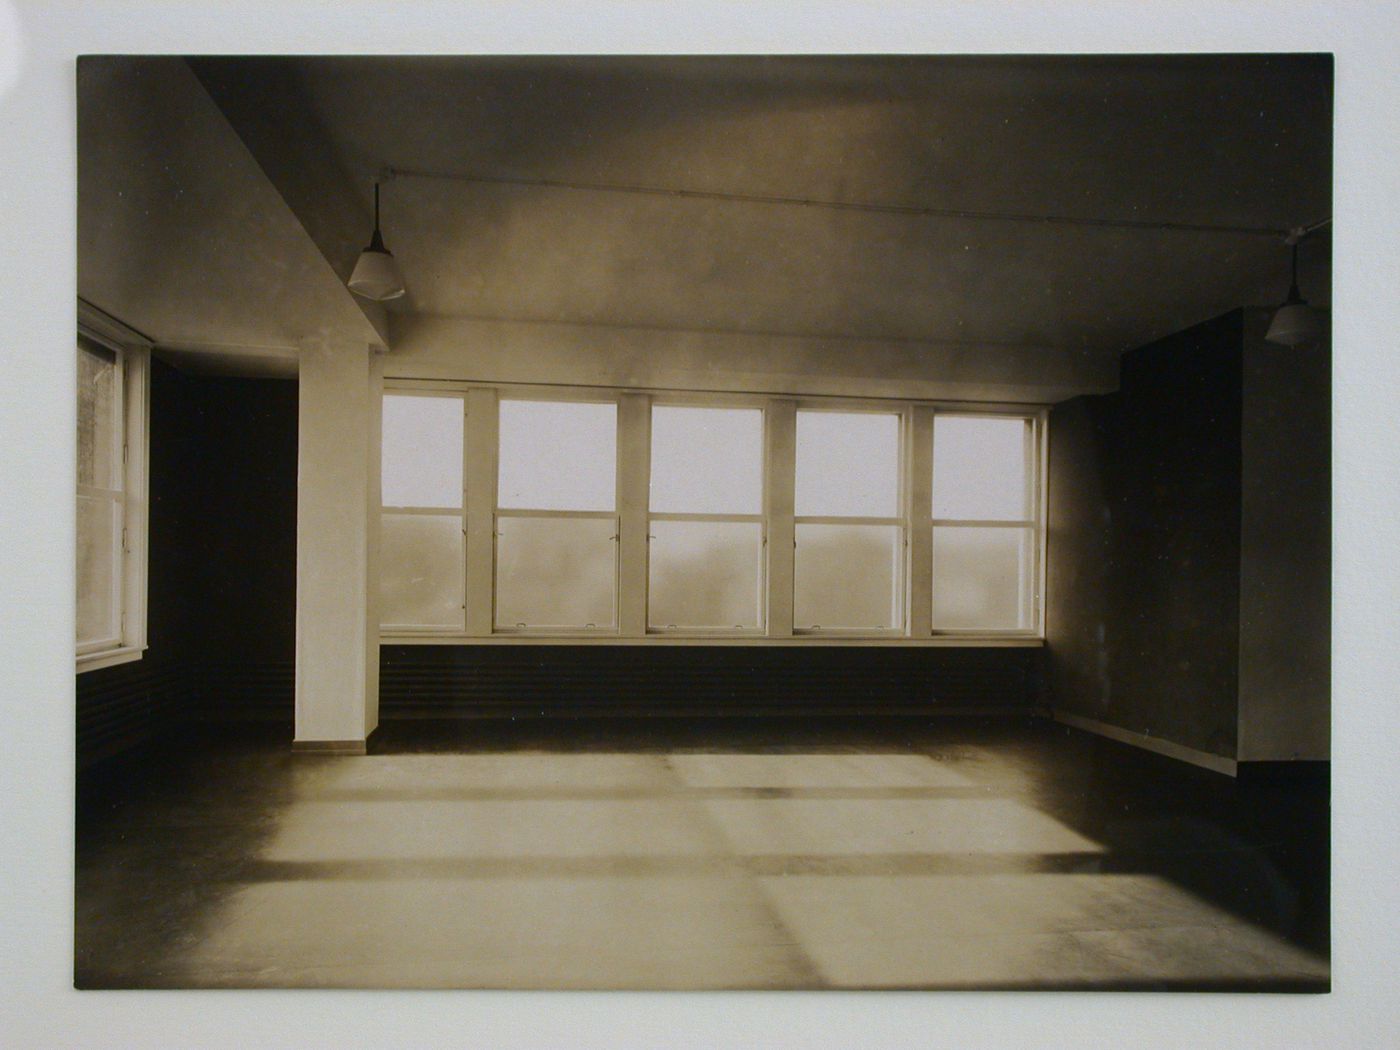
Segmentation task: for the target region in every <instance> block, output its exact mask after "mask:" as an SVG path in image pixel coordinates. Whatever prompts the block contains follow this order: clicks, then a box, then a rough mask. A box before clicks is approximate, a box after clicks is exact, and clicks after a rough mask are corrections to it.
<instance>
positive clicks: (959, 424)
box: [933, 416, 1030, 521]
mask: <svg viewBox="0 0 1400 1050" xmlns="http://www.w3.org/2000/svg"><path fill="white" fill-rule="evenodd" d="M1028 426H1029V424H1028V423H1027V422H1026V420H1024V419H986V418H977V417H974V416H936V417H934V421H933V516H934V517H935V518H964V519H972V520H982V521H1025V520H1026V519H1028V518H1029V517H1030V502H1029V501H1030V486H1029V485H1028V484H1027V481H1028V477H1027V474H1026V467H1027V464H1026V429H1027V427H1028Z"/></svg>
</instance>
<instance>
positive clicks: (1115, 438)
mask: <svg viewBox="0 0 1400 1050" xmlns="http://www.w3.org/2000/svg"><path fill="white" fill-rule="evenodd" d="M1242 339H1243V313H1242V312H1241V311H1234V312H1232V313H1229V314H1226V315H1224V316H1222V317H1219V318H1216V319H1215V320H1213V321H1209V322H1206V323H1205V324H1201V325H1197V326H1196V327H1194V328H1191V329H1188V330H1187V331H1185V332H1182V333H1180V334H1178V335H1175V336H1172V337H1170V338H1168V339H1163V340H1161V341H1159V342H1156V343H1153V344H1151V345H1149V346H1145V347H1142V348H1140V349H1138V350H1134V351H1132V352H1130V353H1128V354H1126V355H1124V358H1123V368H1122V380H1121V385H1120V389H1119V391H1118V393H1116V394H1112V395H1106V396H1105V397H1103V398H1078V399H1075V400H1073V401H1070V402H1066V403H1064V404H1062V405H1059V406H1056V408H1055V409H1054V411H1053V412H1052V413H1051V418H1050V477H1049V492H1050V512H1049V536H1050V539H1049V550H1048V558H1049V563H1048V569H1049V574H1050V580H1049V588H1048V591H1049V596H1050V599H1051V604H1050V607H1049V609H1048V614H1047V629H1048V640H1049V646H1048V656H1049V668H1050V684H1051V694H1052V703H1053V705H1054V706H1055V708H1056V709H1057V710H1060V711H1066V712H1069V713H1072V714H1078V715H1082V716H1084V717H1089V718H1094V719H1098V720H1100V721H1105V722H1108V723H1110V724H1112V725H1115V726H1118V727H1120V728H1122V729H1126V730H1129V731H1131V732H1135V733H1141V734H1144V735H1148V736H1153V737H1159V738H1163V739H1166V740H1169V741H1172V742H1174V743H1177V744H1181V745H1184V746H1186V747H1191V748H1195V749H1198V750H1201V751H1206V752H1209V753H1211V754H1215V755H1222V756H1229V757H1234V755H1235V750H1236V726H1237V698H1238V685H1239V662H1238V661H1239V622H1240V621H1239V612H1240V609H1239V594H1240V498H1241V465H1240V464H1241V451H1240V450H1241V438H1240V434H1241V413H1242V378H1241V377H1242V371H1241V367H1242V366H1241V361H1242V355H1241V349H1242Z"/></svg>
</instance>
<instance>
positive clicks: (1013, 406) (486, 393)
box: [381, 377, 1049, 648]
mask: <svg viewBox="0 0 1400 1050" xmlns="http://www.w3.org/2000/svg"><path fill="white" fill-rule="evenodd" d="M431 391H439V392H454V393H457V394H459V395H460V396H464V397H465V398H466V403H467V406H468V407H467V426H466V429H465V431H464V440H465V442H466V444H467V448H466V449H465V450H464V460H463V462H464V471H463V474H464V485H465V486H466V489H467V494H466V507H467V529H468V534H469V540H468V544H467V548H466V550H467V554H466V559H465V562H466V564H465V571H466V574H467V585H466V595H467V598H466V602H467V610H466V612H467V616H466V622H467V626H466V629H465V630H463V631H461V632H450V631H433V632H415V631H381V642H382V643H383V644H394V645H399V644H403V645H419V644H421V645H433V644H439V645H440V644H464V645H548V644H562V645H719V646H733V645H739V646H745V645H757V646H773V645H777V646H799V647H800V646H803V645H807V646H812V645H816V646H838V647H847V646H875V647H880V646H906V647H939V646H959V647H969V646H971V647H993V648H995V647H1012V648H1016V647H1035V646H1041V645H1043V644H1044V638H1045V636H1044V624H1045V613H1044V606H1045V564H1046V557H1045V549H1046V542H1047V541H1046V531H1045V498H1046V481H1047V479H1046V469H1047V465H1048V464H1047V444H1048V443H1047V440H1046V436H1047V428H1048V417H1049V406H1047V405H1037V404H1027V403H1012V402H996V403H992V402H972V401H954V400H948V399H939V400H934V399H927V400H911V399H907V398H879V397H845V396H838V395H820V394H815V395H808V394H803V395H792V394H784V393H778V392H772V393H768V392H753V391H733V392H730V391H702V390H676V389H664V388H637V387H609V386H589V385H577V386H574V385H558V384H543V383H493V382H487V381H475V380H460V379H438V378H410V377H391V378H386V379H385V381H384V393H385V394H422V393H426V392H431ZM502 400H525V401H582V402H605V403H606V402H610V403H615V404H616V405H617V409H618V415H617V438H616V452H617V467H616V480H617V497H616V501H615V503H614V510H613V512H611V514H610V513H609V512H606V511H587V512H582V511H580V512H573V511H562V512H549V513H550V514H556V513H558V514H563V515H565V516H580V517H589V516H592V517H613V518H614V519H615V520H616V524H617V529H616V532H615V535H616V536H617V539H616V541H615V555H616V557H615V566H616V572H615V576H614V579H615V591H614V610H615V614H616V615H615V620H616V623H615V625H614V626H612V627H610V628H607V629H601V628H595V629H579V628H551V627H545V626H539V627H527V628H523V629H522V628H512V627H497V626H496V624H495V589H496V572H497V566H496V520H497V519H496V515H497V511H498V508H497V506H496V498H497V497H496V485H497V481H498V469H499V464H498V452H499V449H498V442H499V422H498V408H499V402H500V401H502ZM652 404H657V405H666V406H678V407H710V408H758V409H761V410H762V412H763V424H764V439H763V440H764V452H763V456H764V458H763V486H764V490H763V504H762V514H761V515H759V516H758V517H761V518H762V524H761V528H762V530H763V548H762V549H763V551H764V558H763V567H762V577H763V579H762V591H761V594H762V597H763V613H764V623H765V627H764V629H762V630H751V629H743V630H741V631H737V630H734V629H723V630H715V629H709V628H682V627H677V628H652V627H650V626H649V625H648V623H647V618H648V617H647V601H648V594H647V592H648V589H649V575H650V565H649V554H650V540H649V539H648V537H649V535H650V525H651V518H652V515H651V508H650V496H649V487H650V470H651V406H652ZM798 410H802V411H811V410H818V411H821V410H827V411H836V412H851V411H870V412H876V413H886V414H897V415H899V416H900V418H901V438H900V450H901V453H900V454H901V464H900V492H899V502H898V508H899V512H900V517H898V518H894V519H890V520H888V521H885V519H881V520H880V522H878V523H884V524H889V525H891V526H899V527H902V530H903V554H902V563H903V572H902V573H900V574H898V580H899V586H900V587H901V588H902V607H903V610H904V613H903V615H904V623H903V626H902V627H900V628H892V629H889V630H885V631H879V632H876V631H866V630H859V629H845V628H823V629H821V630H810V629H809V630H805V631H804V630H801V629H797V630H794V629H793V625H792V615H791V614H792V599H793V597H794V595H793V593H792V587H793V584H794V582H795V580H794V576H793V569H794V564H795V558H794V555H795V553H796V552H795V549H794V548H793V542H786V541H785V540H784V536H785V535H786V536H789V537H794V542H795V531H796V523H797V522H799V521H803V520H812V519H810V518H806V519H804V518H799V517H798V516H797V515H796V514H795V513H793V512H794V510H795V508H794V506H793V499H794V495H795V492H794V489H795V483H796V413H797V411H798ZM939 413H943V414H954V413H956V414H966V415H984V416H1015V417H1019V418H1024V419H1029V420H1031V421H1032V428H1031V429H1032V434H1033V441H1034V448H1033V450H1032V457H1031V461H1030V467H1031V471H1032V477H1031V484H1032V485H1033V496H1032V508H1033V511H1034V515H1035V519H1034V520H1035V522H1036V524H1035V526H1034V528H1033V533H1032V535H1033V540H1032V542H1033V545H1034V551H1033V556H1034V559H1035V567H1034V579H1033V587H1034V594H1033V598H1032V603H1033V604H1032V608H1033V618H1034V626H1033V627H1032V628H1030V629H1026V630H1016V631H1010V630H966V631H962V630H959V631H951V630H949V631H934V630H933V628H932V624H931V619H932V608H931V602H932V587H933V581H932V577H931V576H928V575H927V573H928V572H929V571H930V569H931V549H932V538H933V528H932V526H933V517H932V490H931V485H932V454H933V450H932V436H933V418H934V416H935V415H936V414H939ZM784 470H786V471H787V473H788V475H789V476H788V477H786V478H784V477H783V476H782V472H783V471H784ZM921 474H923V475H927V476H926V477H922V478H921V476H920V475H921ZM473 479H475V482H476V483H475V485H473ZM532 513H534V512H530V511H521V510H519V509H518V508H508V509H507V516H510V515H519V514H524V515H525V516H529V515H530V514H532ZM657 516H658V517H660V518H664V517H669V516H673V515H669V514H667V513H665V512H659V513H658V515H657ZM674 516H676V517H681V518H684V517H688V515H683V514H681V515H674ZM696 517H699V518H704V517H706V515H696ZM741 517H745V518H748V517H752V516H748V515H745V516H741ZM862 520H864V519H862ZM784 545H786V546H787V548H788V549H787V550H786V551H783V550H781V549H779V548H781V547H783V546H784ZM785 554H786V555H787V560H786V563H784V555H785ZM487 559H489V564H486V565H485V567H484V568H481V569H476V568H475V566H477V565H479V564H483V563H484V562H486V560H487ZM920 559H922V563H923V565H924V570H923V571H924V573H925V575H924V576H923V578H922V579H923V582H921V579H920V576H919V572H920V569H919V563H920ZM785 589H786V593H784V591H785ZM784 614H786V615H784Z"/></svg>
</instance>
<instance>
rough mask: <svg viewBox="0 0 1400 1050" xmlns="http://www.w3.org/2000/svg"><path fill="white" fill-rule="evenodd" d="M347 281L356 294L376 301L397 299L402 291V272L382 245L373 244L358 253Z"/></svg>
mask: <svg viewBox="0 0 1400 1050" xmlns="http://www.w3.org/2000/svg"><path fill="white" fill-rule="evenodd" d="M377 232H378V231H376V233H377ZM347 283H348V284H349V286H350V290H351V291H352V292H354V293H355V294H356V295H361V296H364V297H365V298H366V299H373V300H375V301H376V302H383V301H384V300H385V299H397V298H398V297H399V296H401V295H403V293H404V284H403V274H401V273H399V266H398V263H396V262H394V257H393V256H392V255H390V254H389V252H388V251H386V250H385V249H384V248H383V247H378V248H376V247H375V246H374V245H370V247H368V248H366V249H365V250H364V251H362V252H361V253H360V259H359V261H358V262H356V263H355V269H354V271H353V272H352V273H351V274H350V280H349V281H348V282H347Z"/></svg>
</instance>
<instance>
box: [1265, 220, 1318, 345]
mask: <svg viewBox="0 0 1400 1050" xmlns="http://www.w3.org/2000/svg"><path fill="white" fill-rule="evenodd" d="M1311 232H1312V230H1310V229H1308V228H1306V227H1302V226H1300V227H1298V228H1297V229H1294V230H1290V231H1289V233H1288V237H1287V238H1286V239H1285V240H1284V243H1285V244H1290V245H1292V246H1293V282H1292V284H1291V285H1290V286H1289V289H1288V298H1287V299H1285V300H1284V303H1283V305H1282V306H1280V307H1279V308H1278V310H1277V311H1275V313H1274V319H1273V322H1272V323H1271V324H1270V325H1269V331H1268V333H1267V334H1266V335H1265V336H1264V338H1265V339H1267V340H1268V341H1269V342H1271V343H1281V344H1282V345H1284V346H1303V345H1304V344H1306V343H1311V342H1313V341H1315V340H1317V339H1318V338H1320V337H1321V336H1322V331H1323V325H1322V318H1321V317H1319V316H1318V312H1317V311H1316V310H1314V309H1313V308H1312V307H1311V306H1309V305H1308V304H1307V301H1306V300H1304V299H1303V297H1302V295H1300V294H1299V293H1298V242H1299V241H1301V240H1302V239H1303V238H1304V237H1306V236H1307V235H1308V234H1309V233H1311Z"/></svg>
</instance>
